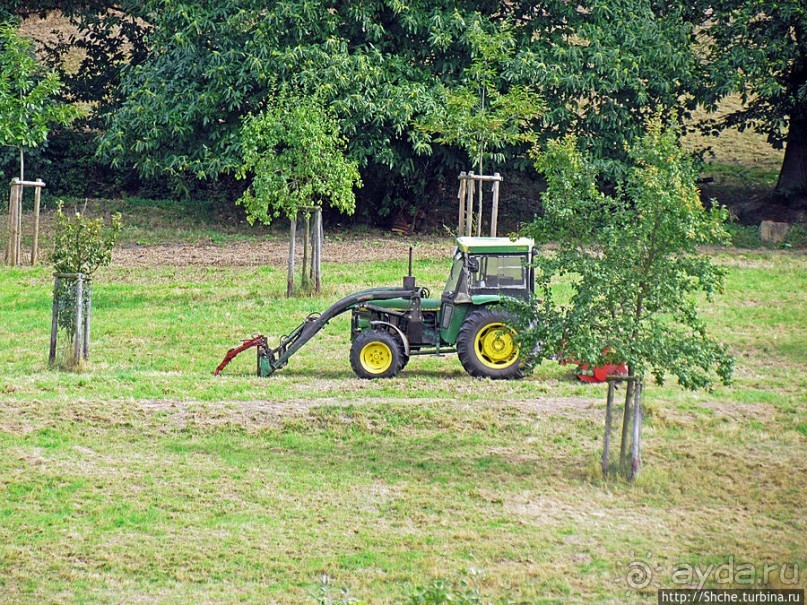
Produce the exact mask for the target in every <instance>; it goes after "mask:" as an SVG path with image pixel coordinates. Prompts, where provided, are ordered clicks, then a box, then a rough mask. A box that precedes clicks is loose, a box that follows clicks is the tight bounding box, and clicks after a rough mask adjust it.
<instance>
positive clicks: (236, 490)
mask: <svg viewBox="0 0 807 605" xmlns="http://www.w3.org/2000/svg"><path fill="white" fill-rule="evenodd" d="M374 245H375V244H374ZM450 247H451V244H450V242H449V241H448V240H446V241H445V242H444V248H445V249H444V250H441V249H440V246H439V245H437V246H434V247H431V248H429V249H428V251H427V252H424V254H422V255H421V261H420V262H419V263H418V267H417V271H416V273H417V274H418V278H419V281H420V282H421V283H424V284H426V285H428V286H430V287H431V288H432V290H433V291H439V290H440V288H441V284H442V282H443V280H444V277H445V273H446V271H447V267H448V257H449V255H450ZM713 254H714V257H715V259H716V261H717V262H719V263H721V264H723V265H725V266H726V267H728V268H729V278H728V281H727V287H726V292H725V293H724V294H722V295H720V296H719V297H718V298H717V300H716V301H715V303H714V304H712V305H704V314H705V316H706V318H707V320H708V322H709V325H710V328H711V329H712V330H713V332H714V333H715V334H717V335H718V336H719V337H720V338H721V339H723V340H724V341H725V342H727V343H728V344H729V345H730V346H731V348H732V351H733V352H734V353H735V354H736V355H737V360H738V366H737V376H736V381H735V383H734V385H732V386H730V387H720V388H717V389H716V390H715V391H713V392H699V393H690V392H685V391H682V390H680V389H679V388H677V387H676V386H675V385H674V384H665V385H664V386H652V387H649V388H648V389H647V391H646V397H647V412H648V418H647V423H646V425H645V430H644V448H645V449H644V462H645V467H644V470H643V473H642V474H641V475H640V478H639V480H638V481H637V482H636V484H634V485H626V484H624V483H622V482H619V481H611V482H603V481H602V480H601V479H600V478H599V476H598V470H597V469H598V456H599V452H600V447H601V430H602V423H603V403H604V401H603V400H604V391H603V387H602V386H598V385H583V384H580V383H578V382H576V381H575V380H573V378H572V377H571V376H570V374H569V370H568V368H564V367H560V366H557V365H556V364H545V365H543V366H541V367H540V368H538V370H537V371H536V373H535V375H534V376H531V377H529V378H527V379H525V380H522V381H517V382H490V381H486V380H473V379H471V378H469V377H468V376H467V375H466V374H465V373H464V372H463V371H462V368H461V366H460V364H459V362H458V361H457V360H456V358H455V357H453V356H449V357H445V358H442V359H438V358H431V357H424V358H414V359H413V360H412V361H411V362H410V364H409V365H408V366H407V368H406V370H405V371H404V372H403V373H401V375H400V376H399V377H397V378H395V379H393V380H388V381H378V382H367V381H361V380H359V379H357V378H355V377H354V376H353V374H352V372H351V370H350V365H349V362H348V348H349V336H348V319H347V318H346V317H340V318H337V319H336V320H334V321H333V322H332V323H331V325H330V326H329V327H328V328H327V329H326V330H325V331H324V332H323V333H322V334H321V336H320V337H318V338H317V339H315V340H314V341H312V343H310V344H309V345H308V346H307V347H306V348H304V349H303V350H302V351H301V352H300V353H299V354H298V355H297V356H296V357H294V358H292V360H291V362H290V364H289V366H288V367H287V368H285V369H283V370H281V371H280V372H278V373H277V374H276V375H274V376H272V377H271V378H268V379H261V378H257V377H255V376H252V372H253V371H254V356H253V355H252V354H251V353H248V354H245V355H243V356H242V357H239V358H238V359H237V360H235V361H234V362H233V364H231V365H230V366H229V367H228V368H227V369H226V370H225V373H224V374H223V375H222V376H220V377H218V378H216V377H213V376H212V375H211V373H212V370H213V369H214V368H215V366H216V365H217V363H218V362H219V361H220V358H221V356H222V355H223V353H224V352H225V351H226V350H227V348H229V347H230V346H231V345H233V344H235V343H236V342H237V340H238V338H239V337H245V336H248V335H249V334H250V333H252V332H256V331H262V332H264V333H266V334H268V335H270V336H271V338H270V340H272V341H274V340H276V339H277V338H279V336H280V335H282V334H285V333H288V331H289V330H291V329H292V328H293V327H294V326H295V325H296V324H297V323H299V322H300V321H301V320H302V319H303V318H304V317H305V316H306V315H307V314H308V313H310V312H313V311H321V310H323V309H324V308H325V307H327V306H328V305H329V304H330V303H332V302H333V301H335V300H336V299H337V298H339V297H341V296H342V295H344V294H347V293H349V292H352V291H355V290H358V289H361V288H364V287H369V286H374V285H381V284H396V283H398V280H399V275H400V273H401V267H402V265H403V263H402V262H401V261H400V260H399V259H394V260H389V261H384V262H370V263H364V264H357V263H355V262H343V263H328V264H326V266H325V269H324V271H325V276H326V284H325V289H324V292H323V294H322V295H321V296H319V297H307V298H298V299H293V300H288V299H286V298H285V297H284V295H283V293H284V289H285V268H284V267H282V266H272V265H266V266H255V267H223V266H209V267H205V266H188V267H180V266H172V265H170V264H166V265H161V266H151V267H145V268H128V267H123V266H117V265H115V264H113V266H111V267H108V268H105V269H103V270H102V271H101V272H100V273H99V274H98V276H97V279H96V283H95V286H94V288H95V289H94V315H93V347H92V353H91V363H90V364H89V366H88V368H87V369H86V371H84V372H81V373H68V372H57V371H53V370H50V369H48V367H47V363H46V362H47V348H48V335H49V327H50V294H51V287H52V285H51V278H50V272H49V270H48V269H47V268H45V267H36V268H14V269H12V268H8V267H3V268H0V343H2V345H3V346H2V347H0V368H2V373H0V451H1V452H2V453H1V454H0V600H3V601H6V602H31V603H33V602H77V601H78V602H83V601H92V602H135V601H147V602H152V601H159V602H168V603H172V602H187V601H189V600H197V601H205V602H232V601H238V600H245V601H254V602H315V601H316V600H317V599H319V600H321V601H324V602H327V599H329V598H332V599H334V600H337V599H339V598H340V595H341V594H342V593H341V592H340V591H347V593H348V594H349V595H352V596H354V597H356V598H357V599H360V600H361V601H363V602H368V603H376V602H401V601H403V602H405V601H407V600H408V598H409V597H411V596H412V595H415V594H417V593H418V591H422V590H423V589H424V587H428V586H431V585H432V583H433V582H435V581H441V580H445V581H446V582H447V583H449V584H452V583H454V584H456V583H458V582H461V581H464V580H468V581H469V582H471V583H472V584H473V586H474V587H475V588H476V589H477V590H478V591H479V592H480V593H481V594H482V595H486V596H487V597H490V598H500V597H501V598H505V599H512V600H514V601H517V602H528V603H568V602H572V603H590V602H602V603H622V602H655V600H656V596H655V590H656V588H658V587H659V586H660V587H673V586H675V585H674V584H673V580H672V572H673V570H674V568H675V566H676V565H680V564H690V565H701V566H702V567H703V568H704V569H705V568H707V567H708V565H709V564H712V565H717V564H721V563H725V562H728V561H733V562H734V564H739V563H750V564H753V565H755V566H758V567H759V568H760V569H761V568H762V565H763V564H765V563H768V564H775V565H784V564H788V565H793V564H797V565H799V568H800V570H801V573H800V575H799V578H798V585H799V586H802V587H803V586H804V585H805V578H804V571H803V570H804V569H805V566H807V559H805V551H804V540H803V536H804V531H805V525H806V524H807V518H806V516H805V512H804V511H805V510H807V508H806V507H805V505H807V496H806V495H805V489H804V487H805V470H806V469H805V464H804V460H805V452H807V448H806V447H805V445H806V444H807V436H805V432H807V431H806V429H805V427H807V415H805V393H807V378H805V375H806V374H807V372H806V371H807V362H805V351H807V331H805V317H807V296H806V295H805V292H807V258H805V256H804V255H803V254H799V253H796V252H787V251H768V250H762V251H754V252H747V251H737V250H718V251H714V252H713ZM348 260H349V259H348ZM634 561H644V562H647V563H648V564H649V565H650V566H651V567H652V568H653V569H654V576H653V578H652V581H651V582H650V583H649V584H648V585H647V586H645V587H643V588H641V589H639V590H634V589H632V588H630V587H629V586H628V584H627V573H628V571H629V567H630V563H631V562H634ZM323 577H325V578H326V579H327V580H326V582H325V583H324V582H323ZM784 577H785V580H787V579H788V578H790V577H792V574H785V576H784ZM760 579H761V580H763V585H768V586H788V585H789V584H787V583H786V582H785V583H783V582H782V579H781V578H780V577H779V576H778V575H777V574H769V577H765V578H760ZM716 581H717V578H716V577H712V578H711V579H710V580H709V582H708V584H709V585H713V586H714V585H717V584H716Z"/></svg>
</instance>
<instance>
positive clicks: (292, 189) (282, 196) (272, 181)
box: [238, 93, 361, 225]
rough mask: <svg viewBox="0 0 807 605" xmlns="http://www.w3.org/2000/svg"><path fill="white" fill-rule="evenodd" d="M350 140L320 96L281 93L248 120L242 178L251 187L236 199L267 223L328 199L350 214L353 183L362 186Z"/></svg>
mask: <svg viewBox="0 0 807 605" xmlns="http://www.w3.org/2000/svg"><path fill="white" fill-rule="evenodd" d="M345 144H346V141H345V139H344V137H343V136H342V135H341V134H340V133H339V125H338V123H337V122H336V119H335V118H334V116H333V115H332V114H331V113H330V112H328V111H327V110H326V109H325V108H324V107H323V106H322V105H321V104H320V103H319V102H318V101H317V100H316V99H305V98H302V97H297V96H293V95H292V96H290V95H288V94H286V93H283V94H281V95H279V96H278V98H277V99H276V101H275V102H274V103H272V105H271V106H270V107H268V108H267V110H266V111H264V112H263V113H262V114H260V115H257V116H251V117H249V118H247V119H246V120H245V122H244V126H243V129H242V133H241V145H242V149H243V153H244V163H243V165H242V166H241V168H239V170H238V177H239V178H247V177H248V176H250V175H251V176H252V187H251V188H250V189H248V190H247V191H246V192H245V193H244V195H243V196H242V197H241V199H240V200H239V201H238V203H239V204H242V205H243V206H244V208H245V209H246V211H247V216H248V218H249V220H250V222H254V221H255V220H258V221H260V222H262V223H264V224H266V225H268V224H269V223H271V222H272V219H273V218H275V217H278V216H280V215H281V213H282V214H283V215H285V216H286V217H289V218H293V217H295V216H297V213H298V212H300V210H302V209H305V208H310V207H311V206H314V205H317V206H320V205H323V204H325V203H327V204H329V205H330V206H331V207H333V208H336V209H338V210H339V211H340V212H344V213H347V214H352V213H353V210H354V208H355V204H356V202H355V197H354V194H353V187H355V186H361V179H360V178H359V170H358V166H357V164H356V162H355V161H350V160H348V159H347V158H346V157H345V154H344V149H345Z"/></svg>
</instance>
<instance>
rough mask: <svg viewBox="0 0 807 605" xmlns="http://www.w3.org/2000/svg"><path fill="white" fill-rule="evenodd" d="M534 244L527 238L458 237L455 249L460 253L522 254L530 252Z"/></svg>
mask: <svg viewBox="0 0 807 605" xmlns="http://www.w3.org/2000/svg"><path fill="white" fill-rule="evenodd" d="M534 247H535V242H534V241H533V240H532V239H530V238H528V237H520V238H518V239H516V240H512V239H510V238H509V237H458V238H457V248H459V249H460V250H461V251H462V252H469V253H480V254H523V253H525V252H530V251H532V249H533V248H534Z"/></svg>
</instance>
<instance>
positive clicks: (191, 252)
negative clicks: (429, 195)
mask: <svg viewBox="0 0 807 605" xmlns="http://www.w3.org/2000/svg"><path fill="white" fill-rule="evenodd" d="M288 246H289V244H288V241H285V240H282V239H270V238H262V239H253V240H248V241H238V242H231V243H227V244H223V245H219V244H213V243H203V242H196V243H175V244H157V245H153V246H137V245H130V246H123V247H120V248H117V249H115V251H114V253H113V260H112V264H113V266H117V267H126V268H133V267H134V268H137V267H153V266H158V265H172V266H179V267H187V266H196V265H203V266H224V267H252V266H258V265H275V266H285V265H286V262H287V260H288V254H289V247H288ZM409 246H413V248H414V255H415V258H416V259H418V260H423V259H438V258H444V259H448V258H450V255H451V251H452V243H451V242H450V240H448V239H438V238H433V237H432V238H428V239H426V240H423V239H420V240H419V241H411V240H408V239H404V238H403V237H397V236H394V235H390V236H388V237H384V236H372V235H370V236H367V238H366V239H352V238H351V239H330V238H326V240H325V245H324V246H323V250H322V252H323V254H322V260H323V261H324V262H326V263H327V262H372V261H383V260H396V259H400V260H401V262H402V263H405V262H406V259H407V255H408V254H409ZM297 259H298V261H301V260H302V246H298V250H297Z"/></svg>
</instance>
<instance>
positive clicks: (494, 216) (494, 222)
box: [490, 172, 501, 237]
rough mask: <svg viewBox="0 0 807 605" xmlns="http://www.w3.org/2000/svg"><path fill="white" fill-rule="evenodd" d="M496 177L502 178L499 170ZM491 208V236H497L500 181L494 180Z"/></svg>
mask: <svg viewBox="0 0 807 605" xmlns="http://www.w3.org/2000/svg"><path fill="white" fill-rule="evenodd" d="M493 176H495V177H497V178H501V176H500V175H499V173H498V172H496V173H494V175H493ZM491 203H492V206H491V209H490V237H496V234H497V232H498V230H499V181H493V201H492V202H491Z"/></svg>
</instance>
